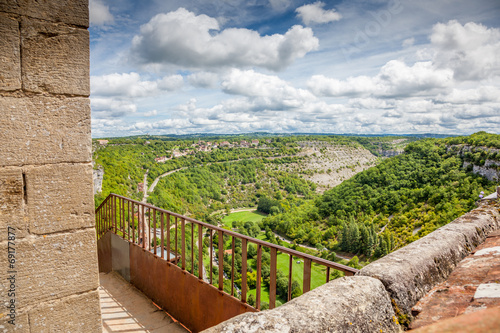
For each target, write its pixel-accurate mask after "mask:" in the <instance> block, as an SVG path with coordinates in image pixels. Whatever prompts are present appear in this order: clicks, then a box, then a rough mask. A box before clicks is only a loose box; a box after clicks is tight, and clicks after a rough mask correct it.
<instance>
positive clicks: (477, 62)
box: [430, 20, 500, 80]
mask: <svg viewBox="0 0 500 333" xmlns="http://www.w3.org/2000/svg"><path fill="white" fill-rule="evenodd" d="M430 39H431V43H432V46H433V47H434V48H435V50H436V53H435V56H434V59H433V61H434V63H435V65H436V66H437V67H438V68H450V69H452V70H453V72H454V77H455V79H457V80H482V79H487V78H491V77H494V76H498V75H500V57H498V55H499V54H500V30H499V29H495V28H487V27H485V26H484V25H481V24H477V23H474V22H469V23H466V24H465V25H462V24H460V23H459V22H457V21H455V20H453V21H449V22H448V23H438V24H436V25H435V26H434V27H433V32H432V35H431V37H430Z"/></svg>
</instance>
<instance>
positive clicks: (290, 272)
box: [287, 254, 293, 302]
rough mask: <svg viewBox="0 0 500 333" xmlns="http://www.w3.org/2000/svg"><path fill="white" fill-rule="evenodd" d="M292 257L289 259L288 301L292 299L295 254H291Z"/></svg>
mask: <svg viewBox="0 0 500 333" xmlns="http://www.w3.org/2000/svg"><path fill="white" fill-rule="evenodd" d="M289 256H290V259H289V260H288V298H287V302H288V301H290V300H291V299H292V278H293V276H292V267H293V256H292V255H291V254H290V255H289Z"/></svg>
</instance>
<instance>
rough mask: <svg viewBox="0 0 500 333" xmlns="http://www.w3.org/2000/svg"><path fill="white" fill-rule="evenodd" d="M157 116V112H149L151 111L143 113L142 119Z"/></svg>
mask: <svg viewBox="0 0 500 333" xmlns="http://www.w3.org/2000/svg"><path fill="white" fill-rule="evenodd" d="M157 114H158V111H157V110H151V111H148V112H145V113H144V117H153V116H156V115H157Z"/></svg>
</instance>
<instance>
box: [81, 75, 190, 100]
mask: <svg viewBox="0 0 500 333" xmlns="http://www.w3.org/2000/svg"><path fill="white" fill-rule="evenodd" d="M182 85H183V78H182V76H181V75H171V76H165V77H163V78H161V79H159V80H155V81H148V80H142V79H141V76H140V75H139V74H138V73H134V72H131V73H122V74H118V73H114V74H108V75H102V76H91V77H90V87H91V90H90V91H91V94H93V95H97V96H122V97H146V96H151V95H155V94H158V93H160V92H162V91H174V90H177V89H179V88H180V87H182Z"/></svg>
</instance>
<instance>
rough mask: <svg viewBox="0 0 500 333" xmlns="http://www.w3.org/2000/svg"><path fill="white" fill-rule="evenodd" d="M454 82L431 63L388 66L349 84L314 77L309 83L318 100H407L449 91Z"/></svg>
mask: <svg viewBox="0 0 500 333" xmlns="http://www.w3.org/2000/svg"><path fill="white" fill-rule="evenodd" d="M452 81H453V72H452V71H451V70H449V69H435V68H434V67H433V65H432V63H431V62H417V63H415V64H414V65H413V66H411V67H410V66H408V65H406V64H405V63H404V62H402V61H399V60H391V61H389V62H388V63H387V64H385V65H384V66H383V67H382V68H381V69H380V71H379V73H378V74H377V75H376V76H374V77H369V76H356V77H349V78H347V79H346V80H338V79H335V78H328V77H325V76H324V75H314V76H312V77H311V79H310V80H309V81H308V82H307V86H308V87H309V89H310V90H311V91H312V92H313V93H314V94H315V95H317V96H332V97H339V96H376V97H381V96H386V97H398V96H399V97H404V96H414V95H422V94H425V93H431V92H433V91H434V90H435V89H439V88H446V87H448V86H449V85H450V84H451V83H452Z"/></svg>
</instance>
